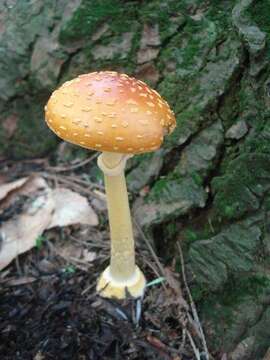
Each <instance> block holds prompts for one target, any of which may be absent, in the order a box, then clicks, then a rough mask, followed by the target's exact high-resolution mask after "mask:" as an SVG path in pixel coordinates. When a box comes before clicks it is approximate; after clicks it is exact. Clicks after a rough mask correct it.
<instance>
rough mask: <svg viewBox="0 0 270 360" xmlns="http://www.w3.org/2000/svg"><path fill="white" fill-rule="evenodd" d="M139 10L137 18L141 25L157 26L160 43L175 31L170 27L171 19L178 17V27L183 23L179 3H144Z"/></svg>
mask: <svg viewBox="0 0 270 360" xmlns="http://www.w3.org/2000/svg"><path fill="white" fill-rule="evenodd" d="M138 8H139V18H140V22H141V23H150V24H158V25H159V32H160V38H161V41H164V40H165V39H166V38H167V37H168V36H170V35H172V32H173V31H175V30H176V28H175V27H174V26H172V22H171V17H179V20H178V26H180V25H182V24H183V23H184V21H185V18H184V16H183V15H182V10H183V6H182V4H181V1H174V0H168V1H160V0H156V1H153V0H152V1H146V2H144V3H143V4H142V6H138Z"/></svg>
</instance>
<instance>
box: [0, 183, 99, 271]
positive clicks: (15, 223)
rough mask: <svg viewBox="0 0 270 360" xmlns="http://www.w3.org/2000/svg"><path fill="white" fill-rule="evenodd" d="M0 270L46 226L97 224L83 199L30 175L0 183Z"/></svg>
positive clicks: (25, 249) (31, 243)
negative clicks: (52, 187) (51, 186)
mask: <svg viewBox="0 0 270 360" xmlns="http://www.w3.org/2000/svg"><path fill="white" fill-rule="evenodd" d="M0 199H1V203H0V216H1V225H0V239H1V248H0V270H1V269H3V268H4V267H5V266H7V265H8V264H9V263H10V262H11V261H12V260H13V259H14V258H16V257H17V256H18V255H20V254H22V253H24V252H26V251H28V250H30V249H31V248H32V247H34V246H35V245H36V241H37V239H38V238H39V237H40V236H41V235H42V234H43V233H44V231H45V230H46V229H51V228H53V227H57V226H59V227H65V226H69V225H73V224H86V225H90V226H96V225H98V217H97V215H96V213H95V212H94V210H93V209H92V207H91V206H90V204H89V203H88V201H87V199H86V198H85V197H83V196H81V195H80V194H77V193H75V192H73V191H71V190H69V189H66V188H62V187H61V188H56V189H51V188H50V187H49V186H48V184H47V182H46V181H45V180H44V179H43V178H41V177H39V176H33V177H29V178H23V179H20V180H16V181H14V182H11V183H8V184H3V185H1V186H0Z"/></svg>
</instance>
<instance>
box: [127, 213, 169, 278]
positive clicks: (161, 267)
mask: <svg viewBox="0 0 270 360" xmlns="http://www.w3.org/2000/svg"><path fill="white" fill-rule="evenodd" d="M134 224H135V226H136V228H137V229H138V231H139V233H140V236H141V237H142V239H143V241H144V242H145V244H146V245H147V247H148V249H149V251H150V253H151V255H152V257H153V259H154V260H155V262H156V264H157V266H158V268H159V271H160V272H161V274H159V276H160V275H162V276H164V277H166V273H165V270H164V268H163V266H162V265H161V262H160V261H159V258H158V257H157V255H156V253H155V251H154V249H153V247H152V245H151V244H150V242H149V240H148V238H147V237H146V235H145V233H144V232H143V230H142V229H141V227H140V225H139V224H138V223H137V221H136V220H134Z"/></svg>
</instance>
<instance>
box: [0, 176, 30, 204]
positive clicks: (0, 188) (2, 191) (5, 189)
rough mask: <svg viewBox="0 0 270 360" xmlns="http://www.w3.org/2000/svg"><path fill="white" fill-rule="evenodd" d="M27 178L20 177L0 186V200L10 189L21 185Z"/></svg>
mask: <svg viewBox="0 0 270 360" xmlns="http://www.w3.org/2000/svg"><path fill="white" fill-rule="evenodd" d="M27 180H28V178H22V179H19V180H16V181H13V182H10V183H7V184H2V185H1V186H0V200H2V199H4V198H5V197H6V196H7V195H8V193H10V192H11V191H13V190H15V189H18V188H20V187H22V186H23V185H24V184H25V183H26V181H27Z"/></svg>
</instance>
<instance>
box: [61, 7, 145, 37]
mask: <svg viewBox="0 0 270 360" xmlns="http://www.w3.org/2000/svg"><path fill="white" fill-rule="evenodd" d="M137 5H138V4H136V2H132V1H130V2H126V1H121V0H97V1H92V0H83V1H82V3H81V6H80V7H79V8H78V9H77V10H76V11H75V13H74V14H73V16H72V18H71V19H70V20H69V21H68V22H67V23H66V24H65V26H64V28H63V29H62V30H61V33H60V37H59V39H60V41H61V42H62V43H66V42H68V41H72V40H78V39H80V40H81V39H83V38H86V37H87V38H88V39H89V38H90V37H91V35H92V34H93V33H94V32H95V31H96V29H97V27H98V26H99V25H100V24H102V23H104V22H108V23H109V24H110V29H111V30H112V31H113V32H118V33H122V32H125V31H127V29H129V27H130V21H132V19H135V18H136V14H137V10H136V7H137Z"/></svg>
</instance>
